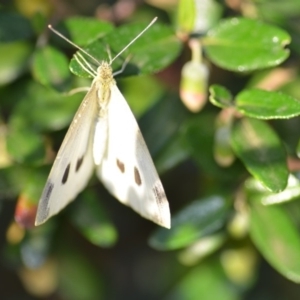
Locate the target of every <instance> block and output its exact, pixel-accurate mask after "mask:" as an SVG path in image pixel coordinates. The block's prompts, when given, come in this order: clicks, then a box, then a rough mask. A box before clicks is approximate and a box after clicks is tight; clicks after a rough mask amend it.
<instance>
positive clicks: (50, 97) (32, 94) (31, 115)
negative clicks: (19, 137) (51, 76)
mask: <svg viewBox="0 0 300 300" xmlns="http://www.w3.org/2000/svg"><path fill="white" fill-rule="evenodd" d="M20 88H23V95H22V99H21V101H19V102H18V104H17V105H16V106H15V108H14V110H13V113H12V116H11V118H10V120H9V126H10V127H11V128H16V129H18V130H19V128H20V130H22V129H24V128H27V129H28V130H29V128H31V129H32V130H34V131H35V132H37V131H38V132H41V131H43V130H59V129H62V128H64V127H66V126H67V125H69V124H70V122H71V120H72V118H73V116H74V114H75V112H76V110H77V109H78V106H79V104H80V102H81V101H82V98H83V94H82V93H77V94H75V95H72V96H65V95H62V94H59V93H57V92H55V91H54V90H51V89H49V88H46V87H44V86H42V85H39V84H37V83H35V82H33V81H32V82H28V83H27V82H26V83H25V86H24V85H23V86H22V87H20ZM33 108H34V109H33Z"/></svg>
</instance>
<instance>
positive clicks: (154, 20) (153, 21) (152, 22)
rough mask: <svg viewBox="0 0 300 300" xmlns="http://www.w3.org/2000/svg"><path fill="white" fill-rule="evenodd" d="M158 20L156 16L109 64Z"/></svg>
mask: <svg viewBox="0 0 300 300" xmlns="http://www.w3.org/2000/svg"><path fill="white" fill-rule="evenodd" d="M156 20H157V17H155V18H154V19H153V20H152V21H151V23H150V24H149V25H148V26H147V27H146V28H145V29H144V30H143V31H142V32H140V33H139V34H138V35H137V36H136V37H135V38H134V39H133V40H132V41H131V42H130V43H129V44H128V45H127V46H126V47H125V48H123V50H122V51H121V52H119V53H118V54H117V55H116V56H115V57H114V58H113V59H111V60H110V62H109V64H110V65H111V64H112V62H113V61H114V60H115V59H116V58H117V57H119V56H120V55H121V54H122V53H123V52H124V51H125V50H127V48H128V47H129V46H130V45H132V44H133V43H134V42H135V41H136V40H137V39H138V38H139V37H140V36H141V35H143V34H144V32H145V31H147V30H148V29H149V28H150V27H151V26H152V25H153V24H154V23H155V22H156Z"/></svg>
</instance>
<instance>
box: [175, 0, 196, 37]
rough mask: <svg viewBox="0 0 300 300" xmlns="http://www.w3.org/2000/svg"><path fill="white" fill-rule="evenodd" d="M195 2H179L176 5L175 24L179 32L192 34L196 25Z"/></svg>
mask: <svg viewBox="0 0 300 300" xmlns="http://www.w3.org/2000/svg"><path fill="white" fill-rule="evenodd" d="M196 12H197V11H196V2H195V1H194V0H180V1H179V3H178V15H177V22H178V26H179V28H180V30H182V31H183V32H185V33H190V32H193V31H194V29H195V23H196Z"/></svg>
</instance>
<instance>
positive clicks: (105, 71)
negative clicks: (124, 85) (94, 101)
mask: <svg viewBox="0 0 300 300" xmlns="http://www.w3.org/2000/svg"><path fill="white" fill-rule="evenodd" d="M94 83H95V84H96V85H97V89H96V90H97V94H98V95H97V96H98V97H97V98H98V105H99V107H100V111H103V110H106V108H107V105H108V102H109V99H110V93H111V86H112V85H114V84H116V82H115V80H114V77H113V72H112V68H111V66H110V64H109V63H107V62H105V61H103V62H102V63H101V65H100V66H99V67H98V69H97V76H96V77H95V79H94Z"/></svg>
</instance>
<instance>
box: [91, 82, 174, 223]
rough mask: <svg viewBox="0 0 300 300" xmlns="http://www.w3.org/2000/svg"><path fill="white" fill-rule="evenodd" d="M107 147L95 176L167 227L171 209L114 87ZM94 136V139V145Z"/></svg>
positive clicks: (140, 211) (129, 203) (145, 215)
mask: <svg viewBox="0 0 300 300" xmlns="http://www.w3.org/2000/svg"><path fill="white" fill-rule="evenodd" d="M107 119H108V137H107V148H106V152H105V154H104V158H103V160H102V163H101V164H100V165H99V166H98V167H97V175H98V177H99V178H100V180H101V181H102V182H103V184H104V185H105V187H106V188H107V189H108V190H109V191H110V193H111V194H112V195H114V196H115V197H116V198H117V199H118V200H120V201H121V202H122V203H124V204H126V205H129V206H131V207H132V208H133V209H134V210H135V211H136V212H138V213H139V214H140V215H142V216H143V217H145V218H146V219H149V220H152V221H153V222H155V223H157V224H159V225H161V226H164V227H167V228H170V210H169V203H168V200H167V198H166V195H165V192H164V189H163V186H162V184H161V181H160V179H159V177H158V174H157V172H156V168H155V166H154V164H153V161H152V158H151V156H150V153H149V151H148V148H147V145H146V143H145V141H144V138H143V136H142V134H141V131H140V129H139V127H138V124H137V122H136V120H135V117H134V116H133V114H132V112H131V110H130V108H129V106H128V104H127V102H126V100H125V99H124V97H123V95H122V94H121V92H120V91H119V89H118V87H117V86H116V85H115V84H112V86H111V96H110V102H109V104H108V115H107ZM96 140H97V136H95V144H96V143H97V142H96Z"/></svg>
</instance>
